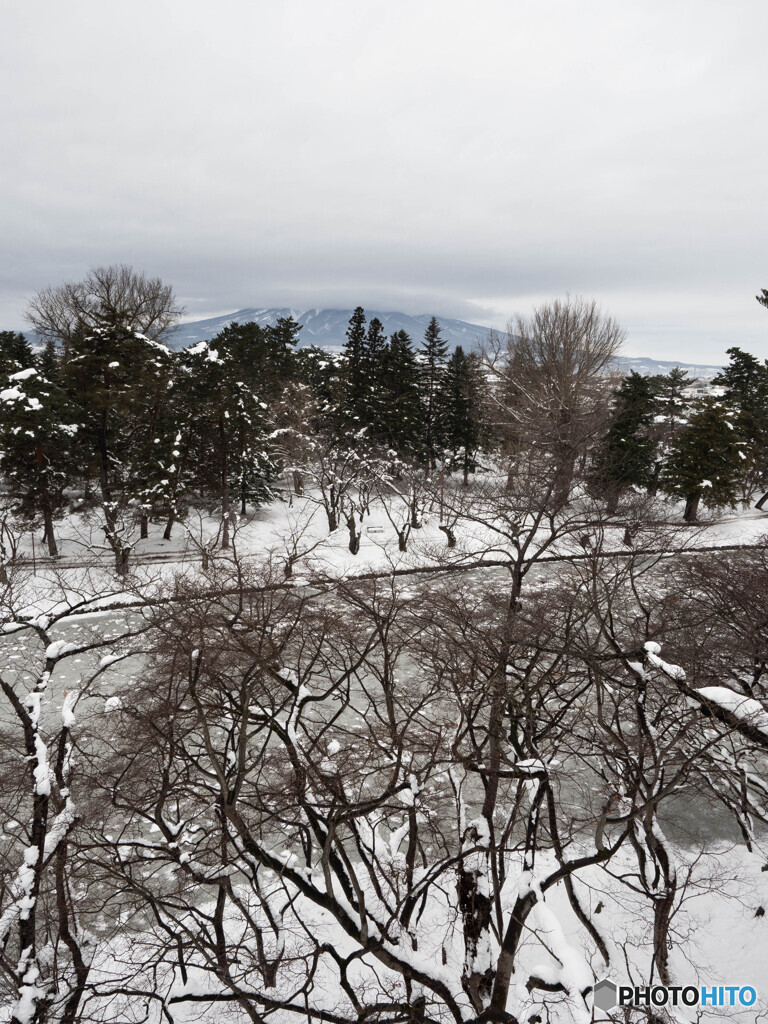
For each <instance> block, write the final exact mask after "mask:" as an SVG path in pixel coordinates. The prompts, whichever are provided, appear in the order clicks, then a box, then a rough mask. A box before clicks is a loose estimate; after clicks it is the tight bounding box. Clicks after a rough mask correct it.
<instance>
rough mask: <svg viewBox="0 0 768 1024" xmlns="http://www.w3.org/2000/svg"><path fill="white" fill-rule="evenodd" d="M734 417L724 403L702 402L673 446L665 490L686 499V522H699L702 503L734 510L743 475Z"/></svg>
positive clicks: (664, 479)
mask: <svg viewBox="0 0 768 1024" xmlns="http://www.w3.org/2000/svg"><path fill="white" fill-rule="evenodd" d="M731 419H732V418H731V415H730V414H729V412H728V410H727V409H726V408H725V407H724V406H723V404H722V403H721V402H718V401H716V400H714V399H708V400H706V401H704V402H701V403H700V404H699V405H698V407H697V408H696V409H695V411H694V412H693V413H692V415H691V416H690V419H689V420H688V423H687V424H686V426H685V427H683V428H682V429H681V431H680V432H679V434H678V435H677V438H676V439H675V441H674V442H673V444H672V447H671V450H670V452H669V455H668V458H667V461H666V465H665V466H664V469H663V471H662V478H661V482H662V487H663V488H664V490H665V491H666V492H667V493H668V494H672V495H675V496H677V497H681V498H684V499H685V514H684V518H685V521H686V522H689V523H691V522H695V520H696V516H697V514H698V509H699V503H700V502H703V504H704V505H705V506H706V507H707V508H722V507H723V506H726V505H730V506H731V507H733V506H734V505H735V503H736V498H737V495H738V487H739V478H740V475H741V473H742V459H741V457H740V451H741V445H740V442H739V438H738V435H737V433H736V429H735V427H734V425H733V423H732V421H731Z"/></svg>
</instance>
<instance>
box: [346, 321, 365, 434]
mask: <svg viewBox="0 0 768 1024" xmlns="http://www.w3.org/2000/svg"><path fill="white" fill-rule="evenodd" d="M365 326H366V319H365V310H364V309H363V307H362V306H358V307H357V308H356V309H355V311H354V312H353V314H352V316H351V317H350V318H349V326H348V327H347V331H346V335H347V341H346V344H345V345H344V355H345V358H346V366H345V384H346V388H345V391H346V394H345V399H344V413H345V418H346V419H347V421H351V422H352V423H358V424H359V423H360V420H361V417H362V416H363V415H364V412H365V407H366V398H367V379H366V371H367V346H366V330H365ZM361 425H362V424H361Z"/></svg>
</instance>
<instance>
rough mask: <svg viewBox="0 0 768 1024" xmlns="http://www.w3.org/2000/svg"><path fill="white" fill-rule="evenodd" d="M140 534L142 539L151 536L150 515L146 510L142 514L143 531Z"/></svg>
mask: <svg viewBox="0 0 768 1024" xmlns="http://www.w3.org/2000/svg"><path fill="white" fill-rule="evenodd" d="M140 536H141V539H142V540H146V539H147V537H148V536H149V516H148V515H147V513H146V512H142V514H141V531H140Z"/></svg>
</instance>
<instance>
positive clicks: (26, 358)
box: [0, 331, 35, 379]
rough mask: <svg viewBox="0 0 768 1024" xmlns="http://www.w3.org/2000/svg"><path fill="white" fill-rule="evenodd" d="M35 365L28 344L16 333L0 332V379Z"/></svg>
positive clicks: (22, 336)
mask: <svg viewBox="0 0 768 1024" xmlns="http://www.w3.org/2000/svg"><path fill="white" fill-rule="evenodd" d="M34 365H35V357H34V355H33V354H32V349H31V348H30V345H29V342H28V341H27V339H26V338H25V337H24V335H23V334H20V333H19V332H18V331H0V379H5V377H7V376H9V375H10V374H12V373H16V372H17V371H18V370H27V369H29V367H30V366H34Z"/></svg>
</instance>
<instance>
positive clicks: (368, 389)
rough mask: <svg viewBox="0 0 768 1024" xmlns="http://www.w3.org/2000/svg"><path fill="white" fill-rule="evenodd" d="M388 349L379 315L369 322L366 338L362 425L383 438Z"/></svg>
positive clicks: (377, 436)
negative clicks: (385, 368)
mask: <svg viewBox="0 0 768 1024" xmlns="http://www.w3.org/2000/svg"><path fill="white" fill-rule="evenodd" d="M386 349H387V338H386V335H385V334H384V325H383V324H382V322H381V320H379V319H378V317H374V318H373V320H371V322H370V323H369V324H368V334H367V336H366V339H365V350H364V355H363V369H364V374H365V392H364V394H365V397H364V400H363V404H362V407H361V408H360V410H359V412H360V420H361V425H363V426H366V427H367V428H368V435H369V436H370V437H371V438H374V439H377V440H381V439H382V436H383V433H384V420H385V418H386V411H385V410H386V396H385V394H384V392H383V389H382V376H383V372H384V357H385V353H386Z"/></svg>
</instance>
